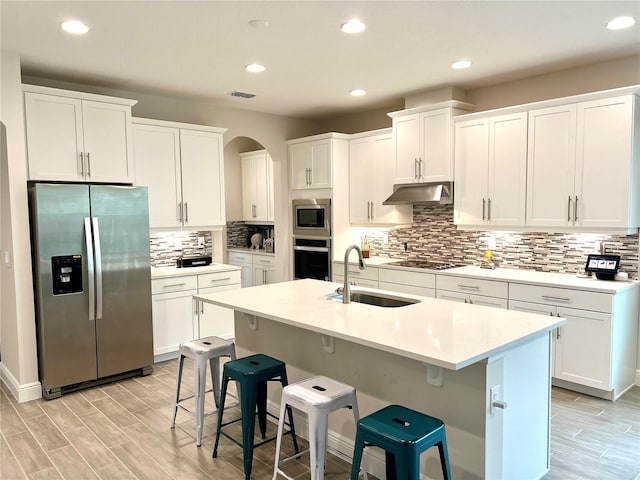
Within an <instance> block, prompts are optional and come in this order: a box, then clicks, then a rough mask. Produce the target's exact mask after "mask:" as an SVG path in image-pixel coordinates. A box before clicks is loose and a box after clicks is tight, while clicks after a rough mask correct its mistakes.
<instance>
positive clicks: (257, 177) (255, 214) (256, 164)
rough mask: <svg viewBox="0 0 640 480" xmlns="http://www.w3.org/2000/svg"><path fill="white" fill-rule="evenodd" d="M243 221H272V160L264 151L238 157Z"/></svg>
mask: <svg viewBox="0 0 640 480" xmlns="http://www.w3.org/2000/svg"><path fill="white" fill-rule="evenodd" d="M240 158H241V161H242V205H243V207H242V215H243V218H244V220H245V221H273V198H272V195H273V187H272V186H271V185H270V182H271V181H272V175H273V173H272V171H273V166H272V160H271V157H270V156H269V154H268V153H267V152H266V151H260V152H257V153H253V154H251V153H246V154H241V155H240Z"/></svg>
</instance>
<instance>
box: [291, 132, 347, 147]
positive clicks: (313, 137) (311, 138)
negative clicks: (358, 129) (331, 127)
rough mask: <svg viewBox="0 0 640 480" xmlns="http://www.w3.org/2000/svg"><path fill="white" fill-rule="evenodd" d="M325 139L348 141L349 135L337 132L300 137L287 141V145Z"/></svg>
mask: <svg viewBox="0 0 640 480" xmlns="http://www.w3.org/2000/svg"><path fill="white" fill-rule="evenodd" d="M327 138H328V139H338V140H349V138H351V135H349V134H347V133H338V132H329V133H321V134H319V135H311V136H308V137H300V138H294V139H291V140H287V145H291V144H294V143H303V142H313V141H316V140H325V139H327Z"/></svg>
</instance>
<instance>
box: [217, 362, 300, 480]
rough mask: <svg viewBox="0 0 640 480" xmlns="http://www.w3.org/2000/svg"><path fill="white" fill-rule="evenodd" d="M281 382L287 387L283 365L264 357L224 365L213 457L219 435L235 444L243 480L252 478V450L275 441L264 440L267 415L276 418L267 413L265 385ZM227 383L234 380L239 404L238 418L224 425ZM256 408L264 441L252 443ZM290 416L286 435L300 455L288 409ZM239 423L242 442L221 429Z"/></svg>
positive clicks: (290, 416)
mask: <svg viewBox="0 0 640 480" xmlns="http://www.w3.org/2000/svg"><path fill="white" fill-rule="evenodd" d="M278 380H279V381H280V383H281V384H282V387H283V388H284V387H286V386H287V384H288V382H287V369H286V365H285V363H284V362H282V361H280V360H277V359H275V358H273V357H269V356H267V355H262V354H257V355H251V356H249V357H244V358H239V359H238V360H231V361H229V362H227V363H225V364H224V368H223V371H222V391H221V392H220V407H219V409H218V412H219V414H218V428H217V429H216V442H215V445H214V447H213V458H216V457H217V456H218V442H219V441H220V435H224V436H225V437H227V438H228V439H229V440H231V441H232V442H233V443H235V444H236V445H238V446H240V447H242V457H243V463H244V475H245V479H246V480H249V479H250V477H251V467H252V466H253V449H254V448H255V447H258V446H260V445H264V444H265V443H267V442H270V441H272V440H275V439H276V437H275V436H274V437H273V438H268V439H265V438H266V433H267V415H269V416H270V417H273V418H277V417H276V416H274V415H271V414H270V413H268V412H267V382H269V381H278ZM229 381H236V382H237V385H238V397H239V402H240V412H241V416H240V418H236V419H235V420H231V421H229V422H226V423H223V421H222V417H223V413H224V402H225V397H226V395H227V386H228V385H229ZM256 408H257V410H258V424H259V427H260V434H261V436H262V439H263V441H261V442H258V443H255V442H254V438H253V437H254V434H255V428H256ZM287 415H288V417H289V425H288V426H289V430H288V431H287V432H285V435H287V434H291V437H292V439H293V447H294V449H295V452H296V453H299V451H300V450H299V449H298V441H297V439H296V432H295V428H294V425H293V414H292V412H291V407H287ZM239 421H242V442H239V441H237V440H236V439H235V438H233V437H231V436H230V435H229V434H227V433H226V432H224V431H223V428H224V427H226V426H227V425H231V424H232V423H236V422H239Z"/></svg>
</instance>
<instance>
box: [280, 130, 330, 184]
mask: <svg viewBox="0 0 640 480" xmlns="http://www.w3.org/2000/svg"><path fill="white" fill-rule="evenodd" d="M331 162H332V155H331V140H330V139H323V140H312V141H308V142H300V143H294V144H292V145H289V187H290V188H291V189H292V190H303V189H309V188H331V186H332V173H331Z"/></svg>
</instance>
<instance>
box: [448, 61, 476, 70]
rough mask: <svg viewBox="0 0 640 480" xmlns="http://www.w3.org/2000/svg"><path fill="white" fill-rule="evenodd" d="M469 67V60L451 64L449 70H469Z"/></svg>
mask: <svg viewBox="0 0 640 480" xmlns="http://www.w3.org/2000/svg"><path fill="white" fill-rule="evenodd" d="M470 66H471V60H458V61H457V62H453V63H452V64H451V68H455V69H456V70H462V69H464V68H469V67H470Z"/></svg>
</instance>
